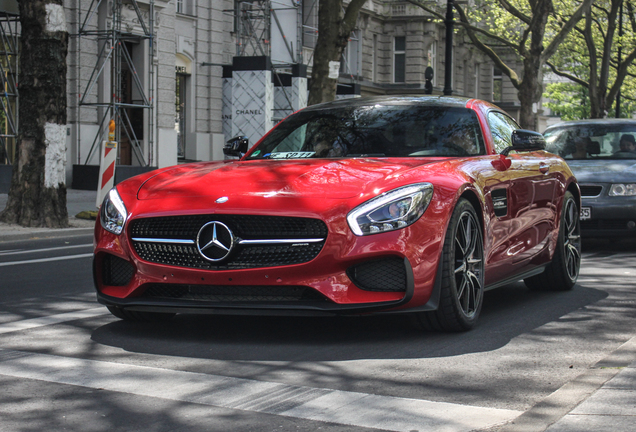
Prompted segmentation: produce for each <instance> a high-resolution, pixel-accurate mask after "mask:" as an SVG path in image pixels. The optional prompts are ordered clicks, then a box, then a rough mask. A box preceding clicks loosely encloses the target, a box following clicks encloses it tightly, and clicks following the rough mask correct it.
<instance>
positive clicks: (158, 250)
mask: <svg viewBox="0 0 636 432" xmlns="http://www.w3.org/2000/svg"><path fill="white" fill-rule="evenodd" d="M210 221H220V222H223V223H224V224H226V225H227V226H228V227H230V228H231V229H232V231H233V233H234V234H235V235H236V237H238V238H239V239H240V240H239V242H238V245H237V246H236V248H235V250H234V251H233V252H232V254H231V255H230V256H229V257H228V258H227V259H225V260H223V261H220V262H210V261H209V260H206V259H204V258H203V257H202V256H201V254H199V252H198V250H197V245H196V238H197V234H198V232H199V230H200V229H201V227H202V226H203V225H205V224H207V223H208V222H210ZM129 232H130V236H131V240H132V244H133V247H134V249H135V251H136V252H137V254H138V255H139V257H140V258H141V259H142V260H145V261H149V262H154V263H158V264H166V265H173V266H179V267H189V268H196V269H204V270H234V269H246V268H260V267H274V266H284V265H292V264H300V263H303V262H307V261H311V260H312V259H314V258H315V257H316V256H317V255H318V253H320V251H321V250H322V247H323V245H324V243H325V240H326V237H327V226H326V225H325V223H324V222H322V221H321V220H318V219H310V218H292V217H276V216H245V215H194V216H171V217H159V218H144V219H136V220H133V221H131V223H130V226H129Z"/></svg>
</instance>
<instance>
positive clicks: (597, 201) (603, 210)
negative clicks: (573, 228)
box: [581, 184, 636, 237]
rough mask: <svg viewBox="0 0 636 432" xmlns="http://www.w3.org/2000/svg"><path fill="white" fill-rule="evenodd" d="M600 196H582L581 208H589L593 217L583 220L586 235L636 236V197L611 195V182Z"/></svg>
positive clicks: (603, 186)
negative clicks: (609, 191)
mask: <svg viewBox="0 0 636 432" xmlns="http://www.w3.org/2000/svg"><path fill="white" fill-rule="evenodd" d="M599 186H602V192H601V193H600V194H599V195H598V196H594V197H589V196H583V197H582V198H581V208H582V209H585V208H589V209H590V213H591V218H590V219H587V220H581V233H582V235H583V236H585V237H636V197H611V196H608V195H607V191H608V190H609V187H610V185H609V184H603V185H599Z"/></svg>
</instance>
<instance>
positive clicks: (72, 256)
mask: <svg viewBox="0 0 636 432" xmlns="http://www.w3.org/2000/svg"><path fill="white" fill-rule="evenodd" d="M92 256H93V254H92V253H87V254H80V255H67V256H60V257H52V258H39V259H33V260H25V261H10V262H3V263H0V267H6V266H12V265H19V264H35V263H41V262H49V261H64V260H70V259H78V258H88V257H92Z"/></svg>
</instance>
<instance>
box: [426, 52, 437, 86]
mask: <svg viewBox="0 0 636 432" xmlns="http://www.w3.org/2000/svg"><path fill="white" fill-rule="evenodd" d="M428 65H429V66H430V67H432V68H433V79H432V80H431V84H433V85H434V86H436V85H437V42H433V43H431V46H430V47H429V48H428Z"/></svg>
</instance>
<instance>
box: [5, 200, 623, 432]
mask: <svg viewBox="0 0 636 432" xmlns="http://www.w3.org/2000/svg"><path fill="white" fill-rule="evenodd" d="M96 194H97V192H93V191H81V190H73V189H68V190H67V207H68V214H69V224H70V225H71V228H65V229H50V228H23V227H20V226H17V225H9V224H3V223H0V242H3V241H10V240H24V239H29V238H35V237H38V238H45V237H51V238H54V237H64V236H71V235H79V234H90V233H92V231H93V227H94V225H95V221H92V220H84V219H78V218H76V217H75V216H76V215H77V214H78V213H80V212H82V211H92V210H96V206H95V199H96ZM6 203H7V194H0V211H1V210H4V207H5V206H6ZM496 430H497V432H542V431H547V432H606V431H607V432H609V431H611V432H628V431H634V430H636V337H634V338H632V339H630V340H629V341H627V342H626V343H624V344H623V345H622V346H620V347H619V348H618V349H617V350H616V351H614V352H613V353H611V354H610V355H609V356H607V357H606V358H605V359H603V360H602V361H600V362H599V363H597V364H596V365H594V366H592V367H591V368H589V369H588V370H587V371H586V372H584V373H583V374H582V375H580V376H579V377H577V378H576V379H574V380H573V381H570V382H569V383H567V384H566V385H564V386H563V387H561V388H560V389H558V390H557V391H555V392H554V393H552V394H551V395H549V396H548V397H546V398H545V399H543V400H542V401H540V402H539V403H537V404H536V405H535V406H533V407H532V408H530V409H529V410H528V411H526V412H525V413H523V414H522V415H521V416H519V417H517V418H516V419H515V420H514V421H513V422H512V423H510V424H507V425H505V426H503V427H501V428H499V429H496Z"/></svg>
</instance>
